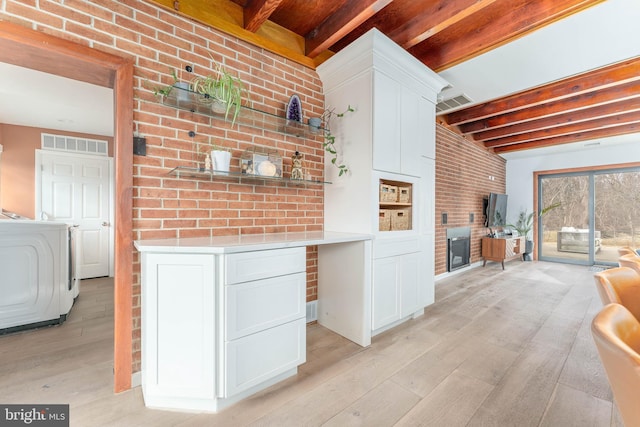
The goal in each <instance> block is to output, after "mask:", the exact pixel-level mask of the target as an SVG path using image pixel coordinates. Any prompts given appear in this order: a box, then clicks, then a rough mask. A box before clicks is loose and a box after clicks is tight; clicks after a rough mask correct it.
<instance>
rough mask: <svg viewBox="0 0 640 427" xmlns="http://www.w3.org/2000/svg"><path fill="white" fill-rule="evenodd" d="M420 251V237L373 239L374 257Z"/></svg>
mask: <svg viewBox="0 0 640 427" xmlns="http://www.w3.org/2000/svg"><path fill="white" fill-rule="evenodd" d="M419 251H420V240H419V239H418V237H407V238H395V239H379V240H374V241H373V257H374V258H375V259H378V258H386V257H390V256H396V255H402V254H408V253H412V252H419Z"/></svg>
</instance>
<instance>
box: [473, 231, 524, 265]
mask: <svg viewBox="0 0 640 427" xmlns="http://www.w3.org/2000/svg"><path fill="white" fill-rule="evenodd" d="M524 245H525V238H524V236H520V237H483V238H482V257H483V258H484V261H483V263H482V266H483V267H484V266H485V265H487V261H495V262H499V263H501V264H502V269H503V270H504V262H505V261H509V260H512V259H515V258H520V259H522V255H523V254H524Z"/></svg>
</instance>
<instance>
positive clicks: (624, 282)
mask: <svg viewBox="0 0 640 427" xmlns="http://www.w3.org/2000/svg"><path fill="white" fill-rule="evenodd" d="M593 278H594V279H595V282H596V289H597V290H598V295H600V300H601V301H602V304H603V305H607V304H611V303H616V304H620V305H623V306H625V307H626V308H627V309H628V310H629V311H630V312H631V314H633V315H634V316H635V317H636V319H640V273H638V272H637V271H635V270H633V269H632V268H629V267H616V268H610V269H608V270H604V271H601V272H599V273H596V274H594V275H593Z"/></svg>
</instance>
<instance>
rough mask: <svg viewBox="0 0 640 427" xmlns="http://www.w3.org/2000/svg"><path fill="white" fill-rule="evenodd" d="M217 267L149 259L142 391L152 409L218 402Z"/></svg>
mask: <svg viewBox="0 0 640 427" xmlns="http://www.w3.org/2000/svg"><path fill="white" fill-rule="evenodd" d="M214 261H215V256H214V255H205V254H183V255H181V254H143V258H142V265H143V267H144V269H143V271H142V275H143V277H142V304H141V305H142V385H143V391H144V395H145V401H146V403H147V405H148V406H155V405H158V404H159V403H158V402H161V403H160V406H167V407H171V406H172V405H173V404H174V403H175V402H179V401H180V399H184V398H198V399H208V400H210V401H213V399H215V397H216V396H215V378H216V376H215V360H216V357H215V341H214V340H215V335H216V334H215V314H216V310H215V276H214V271H215V262H214ZM175 405H176V407H180V406H179V404H177V403H175Z"/></svg>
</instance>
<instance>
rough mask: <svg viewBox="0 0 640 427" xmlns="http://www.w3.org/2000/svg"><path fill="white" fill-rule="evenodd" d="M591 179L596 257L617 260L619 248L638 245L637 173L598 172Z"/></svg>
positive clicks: (639, 199) (639, 202)
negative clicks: (596, 242) (593, 196)
mask: <svg viewBox="0 0 640 427" xmlns="http://www.w3.org/2000/svg"><path fill="white" fill-rule="evenodd" d="M594 178H595V179H594V183H595V205H594V206H595V228H596V241H597V240H598V239H599V240H600V250H597V251H596V254H595V259H596V261H598V262H604V263H617V262H618V257H619V255H618V248H620V247H622V246H631V247H632V248H634V249H635V248H638V246H639V245H640V172H616V173H607V174H598V175H595V177H594ZM596 249H598V247H597V246H596Z"/></svg>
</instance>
